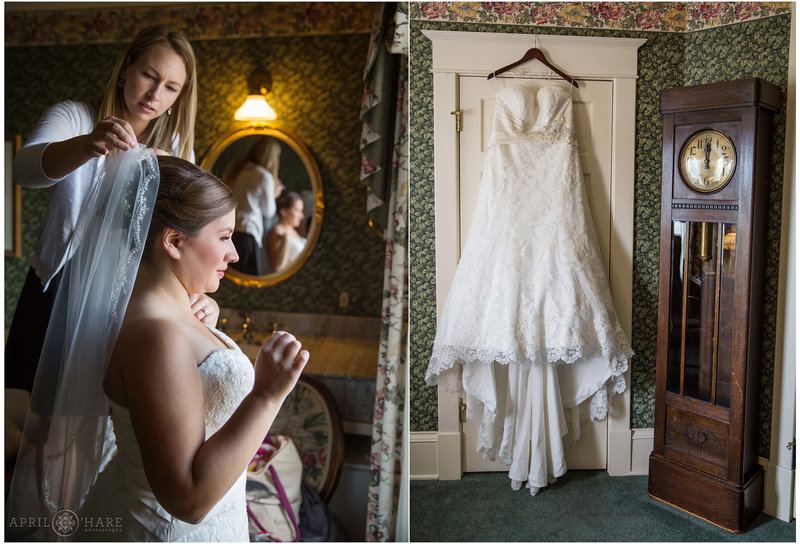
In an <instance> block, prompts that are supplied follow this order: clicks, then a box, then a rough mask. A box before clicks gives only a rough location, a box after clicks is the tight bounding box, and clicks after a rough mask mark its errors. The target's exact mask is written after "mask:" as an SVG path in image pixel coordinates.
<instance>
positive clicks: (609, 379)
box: [426, 85, 633, 494]
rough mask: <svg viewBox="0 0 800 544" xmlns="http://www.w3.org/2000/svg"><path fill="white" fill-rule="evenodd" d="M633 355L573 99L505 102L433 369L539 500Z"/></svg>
mask: <svg viewBox="0 0 800 544" xmlns="http://www.w3.org/2000/svg"><path fill="white" fill-rule="evenodd" d="M632 355H633V352H632V351H631V348H630V344H629V342H628V339H627V338H626V336H625V333H624V332H623V330H622V327H621V326H620V324H619V320H618V319H617V316H616V312H615V310H614V305H613V301H612V299H611V293H610V289H609V285H608V279H607V277H606V274H605V272H604V270H603V266H602V262H601V259H600V254H599V245H598V243H597V236H596V234H595V231H594V226H593V224H592V219H591V215H590V212H589V207H588V204H587V197H586V191H585V188H584V186H583V177H582V173H581V166H580V160H579V157H578V150H577V142H576V138H575V133H574V130H573V114H572V100H571V97H570V93H569V91H568V90H566V89H564V88H562V87H560V86H547V87H543V88H541V89H540V90H539V91H538V92H537V93H534V92H533V91H531V90H530V89H527V88H525V87H522V86H519V85H515V86H512V87H509V88H506V89H503V90H502V91H500V92H498V93H497V95H496V110H495V118H494V127H493V132H492V135H491V138H490V140H489V149H488V151H487V154H486V159H485V165H484V172H483V178H482V180H481V187H480V191H479V194H478V200H477V205H476V209H475V214H474V216H473V221H472V226H471V227H470V231H469V236H468V237H467V241H466V243H465V245H464V248H463V252H462V255H461V259H460V261H459V263H458V268H457V270H456V274H455V278H454V280H453V285H452V287H451V290H450V293H449V294H448V297H447V300H446V302H445V305H444V308H443V311H442V314H441V317H440V319H439V321H438V327H437V332H436V339H435V341H434V345H433V352H432V355H431V360H430V364H429V365H428V370H427V374H426V381H427V383H428V384H429V385H435V384H439V385H441V386H444V387H446V388H448V389H449V390H451V391H454V392H458V393H459V394H461V395H462V396H464V397H465V398H466V401H467V417H468V419H470V420H477V421H478V422H479V423H480V429H479V436H478V451H480V452H481V453H482V454H483V455H484V457H486V458H487V459H490V460H494V459H496V458H499V459H500V460H501V461H502V462H503V463H504V464H507V465H510V468H509V478H511V480H512V482H511V483H512V487H513V488H514V489H519V488H520V487H521V486H522V485H523V484H525V485H526V486H527V487H528V488H530V491H531V494H536V492H537V491H538V490H539V489H540V488H542V487H544V486H546V485H547V484H548V483H552V482H553V481H554V479H555V478H557V477H559V476H561V475H563V474H564V473H565V472H566V470H567V466H566V461H565V458H564V437H565V436H566V435H567V434H571V437H572V438H575V439H577V438H578V437H579V435H580V434H579V433H580V425H581V423H582V422H585V421H586V420H588V419H591V420H597V419H603V418H605V417H606V415H607V413H608V395H609V394H614V393H620V392H622V391H624V390H625V387H626V384H625V380H624V377H623V373H624V372H625V371H626V370H627V368H628V359H629V358H630V357H631V356H632Z"/></svg>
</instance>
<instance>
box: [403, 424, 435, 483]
mask: <svg viewBox="0 0 800 544" xmlns="http://www.w3.org/2000/svg"><path fill="white" fill-rule="evenodd" d="M408 449H409V460H410V461H411V463H410V466H411V474H410V478H411V479H412V480H438V479H439V433H437V432H435V431H433V432H431V431H412V432H410V433H408Z"/></svg>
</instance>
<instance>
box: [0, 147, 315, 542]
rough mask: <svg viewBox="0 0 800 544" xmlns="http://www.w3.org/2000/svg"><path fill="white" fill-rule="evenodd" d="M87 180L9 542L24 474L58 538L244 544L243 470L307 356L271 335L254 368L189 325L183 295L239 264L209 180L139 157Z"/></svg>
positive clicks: (168, 160)
mask: <svg viewBox="0 0 800 544" xmlns="http://www.w3.org/2000/svg"><path fill="white" fill-rule="evenodd" d="M156 161H157V162H156ZM159 178H160V179H159ZM98 185H99V186H100V189H99V191H98V193H97V194H96V195H94V198H93V199H90V202H89V203H88V208H87V209H85V210H84V213H83V214H82V223H81V225H79V228H78V229H77V231H76V235H77V238H78V240H80V245H79V248H78V253H77V254H76V258H74V259H73V261H74V263H71V269H70V270H69V271H67V275H66V276H65V279H66V280H67V284H66V285H67V288H61V289H67V291H68V295H69V296H66V295H67V293H64V294H62V293H61V289H60V290H59V295H58V297H57V301H56V309H58V311H55V310H54V318H53V319H52V320H51V324H50V328H49V329H48V338H47V340H46V341H45V346H44V350H43V351H44V353H45V354H46V355H43V361H42V363H40V372H39V374H44V375H45V376H43V377H40V376H39V375H38V374H37V381H36V384H35V386H34V395H37V394H52V395H54V399H55V401H54V410H53V415H52V416H49V415H48V416H40V415H37V414H34V413H32V412H31V413H29V415H28V420H27V421H26V436H27V437H28V440H29V443H27V444H26V445H27V446H28V447H27V448H23V450H25V449H27V450H31V449H33V450H36V455H30V456H26V451H21V452H20V457H19V461H18V465H21V466H18V467H17V469H15V474H14V481H13V482H12V487H11V492H10V495H9V506H8V508H7V513H6V517H7V535H6V536H9V526H10V525H13V520H14V519H15V516H17V515H23V514H25V513H30V511H31V510H30V509H31V508H32V507H33V506H32V505H31V504H27V505H26V500H27V501H29V502H30V499H31V497H30V496H29V495H30V494H29V492H28V490H29V489H30V487H28V486H30V484H31V483H32V482H31V478H35V480H34V482H33V483H34V484H36V489H38V490H39V494H38V495H39V497H38V501H33V502H34V503H35V502H39V504H41V506H43V508H44V512H45V514H46V515H52V524H51V525H50V529H51V530H52V531H53V532H55V533H56V535H57V536H58V537H72V538H77V539H80V540H88V539H100V540H112V539H113V540H128V541H130V540H162V541H166V540H169V541H179V540H184V541H188V540H191V541H209V540H213V541H237V540H238V541H242V540H244V541H246V540H248V532H247V514H246V509H245V508H246V503H245V470H246V468H247V465H248V462H249V461H250V460H251V458H252V457H253V455H254V454H255V452H256V450H257V449H258V447H259V445H260V444H261V441H262V440H263V438H264V436H265V435H266V433H267V431H268V430H269V427H270V425H271V424H272V422H273V420H274V419H275V416H276V414H277V412H278V410H279V408H280V406H281V404H282V403H283V400H284V399H285V397H286V396H287V395H288V394H289V392H290V391H291V390H292V388H293V387H294V385H295V383H296V381H297V379H298V378H299V376H300V373H301V372H302V370H303V368H304V367H305V365H306V363H307V362H308V358H309V354H308V352H307V351H305V350H301V345H300V343H299V342H298V341H297V340H296V339H295V338H294V337H293V336H292V335H290V334H288V333H286V332H277V333H275V334H273V335H272V336H271V337H270V338H269V339H268V340H267V342H266V343H265V344H264V345H263V346H262V348H261V350H260V351H259V353H258V356H257V358H256V362H255V368H253V365H252V364H251V363H250V361H249V360H248V358H247V357H246V356H245V355H244V354H243V353H242V352H241V351H240V350H239V349H238V348H237V347H236V345H235V344H234V343H233V342H232V341H231V340H230V339H229V338H228V337H227V336H225V335H224V334H223V333H221V332H219V331H217V330H216V329H214V328H213V327H212V326H209V325H206V324H204V323H202V322H200V321H198V319H197V318H196V317H195V315H194V314H195V312H194V311H193V309H192V301H193V299H192V298H190V296H191V295H194V294H198V293H207V292H213V291H216V290H217V288H218V287H219V282H220V279H221V278H222V277H223V275H224V272H225V269H226V267H227V266H228V264H229V263H231V262H235V261H236V260H237V259H238V256H237V254H236V250H235V248H234V246H233V243H232V241H231V234H232V232H233V229H234V225H235V206H236V201H235V199H234V198H233V195H232V194H231V192H230V191H229V190H228V188H227V187H225V185H223V184H222V183H221V182H220V181H219V180H218V179H216V178H215V177H214V176H212V175H211V174H208V173H206V172H204V171H202V170H200V169H199V168H197V167H196V166H194V165H192V164H191V163H189V162H187V161H184V160H182V159H178V158H175V157H158V159H156V158H155V157H154V156H153V155H152V154H151V153H150V152H148V151H147V150H146V149H144V147H143V146H139V147H138V148H134V149H133V150H131V151H128V152H125V153H119V154H118V155H117V156H116V157H114V158H113V159H112V160H109V161H107V168H106V173H105V179H104V180H102V183H100V184H98ZM156 188H157V189H156ZM151 215H152V218H150V216H151ZM148 226H149V230H148ZM137 263H138V266H137ZM131 287H132V289H131ZM128 293H129V294H130V295H129V301H126V300H125V299H126V297H127V296H128ZM62 295H63V296H62ZM109 302H110V304H109ZM126 302H127V304H126ZM65 307H66V308H65ZM117 331H118V332H117ZM48 342H50V343H49V344H48ZM60 345H63V346H64V349H63V351H62V350H61V349H53V348H56V347H59V346H60ZM53 353H58V356H53V355H52V354H53ZM48 354H49V355H48ZM62 354H63V355H62ZM45 359H47V360H45ZM53 376H57V377H58V381H57V385H56V386H55V392H54V393H52V390H53V389H54V387H53V383H52V382H53ZM48 378H49V379H48ZM109 409H110V414H111V417H110V418H109V417H107V416H106V414H108V413H109ZM109 419H110V421H111V424H112V425H108V421H109ZM108 427H113V433H111V432H110V430H109V429H108ZM112 435H113V437H114V440H113V442H114V444H112V443H111V442H112V440H110V437H111V436H112ZM36 437H38V439H36ZM104 437H105V440H103V438H104ZM42 438H43V439H42ZM27 453H30V452H27ZM112 455H113V457H112ZM109 458H110V461H109ZM31 459H37V461H34V462H31V461H30V460H31ZM25 461H27V463H25ZM26 465H27V467H28V468H29V470H27V471H26V470H24V469H25V467H26ZM31 465H36V466H35V468H33V467H32V466H31ZM18 469H22V470H18ZM101 469H102V470H101ZM98 473H99V475H98ZM64 512H68V513H70V514H71V515H72V518H71V522H69V521H70V520H67V519H66V518H65V517H64ZM103 520H106V521H103ZM107 520H113V522H112V523H111V524H109V523H108V522H107ZM39 536H41V535H39ZM49 536H50V537H52V536H53V535H52V534H51V535H49Z"/></svg>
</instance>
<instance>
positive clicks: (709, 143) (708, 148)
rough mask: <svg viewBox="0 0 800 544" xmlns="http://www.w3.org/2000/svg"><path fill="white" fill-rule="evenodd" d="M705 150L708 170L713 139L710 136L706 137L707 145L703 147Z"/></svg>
mask: <svg viewBox="0 0 800 544" xmlns="http://www.w3.org/2000/svg"><path fill="white" fill-rule="evenodd" d="M703 151H705V153H706V162H705V167H706V170H708V163H709V159H708V155H709V153H711V140H710V139H709V138H706V145H705V147H704V148H703Z"/></svg>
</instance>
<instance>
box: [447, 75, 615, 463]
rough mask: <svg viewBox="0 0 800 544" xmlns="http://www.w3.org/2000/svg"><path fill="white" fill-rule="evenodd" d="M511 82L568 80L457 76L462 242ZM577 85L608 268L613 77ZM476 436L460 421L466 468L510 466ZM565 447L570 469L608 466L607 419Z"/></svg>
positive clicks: (587, 169) (593, 203) (584, 161)
mask: <svg viewBox="0 0 800 544" xmlns="http://www.w3.org/2000/svg"><path fill="white" fill-rule="evenodd" d="M511 85H523V86H525V87H528V88H530V89H533V90H534V91H536V90H538V89H539V88H541V87H542V86H545V85H566V83H565V82H561V83H560V82H558V81H550V80H535V79H518V78H502V77H501V78H497V79H492V80H488V81H487V80H486V77H485V76H484V77H472V76H461V77H459V82H458V96H459V101H458V104H459V110H460V111H461V116H462V131H461V132H460V134H459V139H458V155H459V178H458V179H459V188H458V213H459V230H460V244H461V247H463V244H464V242H465V241H466V236H467V234H468V233H469V227H470V224H471V222H472V215H473V212H474V210H475V205H476V201H477V198H478V189H479V187H480V182H481V177H482V170H483V162H484V157H485V154H486V150H487V145H488V142H489V137H490V135H491V130H492V125H493V123H492V120H493V118H494V107H495V98H494V97H495V94H496V93H497V92H498V91H500V90H501V89H503V88H504V87H506V86H511ZM579 86H580V87H579V88H578V89H575V88H572V100H573V112H574V118H575V132H576V134H577V138H578V149H579V153H580V158H581V165H582V167H583V181H584V185H585V187H586V192H587V195H588V198H589V205H590V207H591V211H592V218H593V220H594V226H595V229H596V230H597V236H598V239H599V241H600V246H601V247H600V251H601V255H602V258H603V262H604V263H605V266H606V272H607V273H608V274H610V273H611V259H610V246H611V236H612V232H613V231H612V215H611V210H612V207H611V202H612V195H611V190H612V186H611V179H612V177H611V159H612V149H611V148H612V111H613V108H612V98H613V82H611V81H579ZM459 255H460V247H459ZM477 436H478V426H477V424H473V423H470V422H466V423H464V426H463V440H464V444H463V448H462V451H463V452H464V462H465V464H464V470H465V472H486V471H505V470H508V467H507V466H506V465H503V464H502V463H500V462H499V461H496V462H490V461H486V460H485V459H483V456H482V455H481V454H479V453H477V452H476V451H475V445H476V443H477ZM566 450H567V466H568V467H569V468H570V469H602V468H606V464H607V457H608V423H607V421H606V420H603V421H599V422H594V423H591V424H587V425H585V426H584V427H583V429H582V430H581V439H580V440H579V441H578V442H576V443H574V444H567V445H566Z"/></svg>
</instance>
